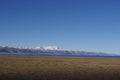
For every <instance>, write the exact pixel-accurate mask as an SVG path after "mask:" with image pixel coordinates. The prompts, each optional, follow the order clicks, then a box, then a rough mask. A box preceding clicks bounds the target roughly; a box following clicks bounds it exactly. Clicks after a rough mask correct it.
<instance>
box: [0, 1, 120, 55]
mask: <svg viewBox="0 0 120 80" xmlns="http://www.w3.org/2000/svg"><path fill="white" fill-rule="evenodd" d="M119 3H120V1H119V0H0V45H6V46H15V47H16V46H29V47H35V46H46V45H53V46H59V47H60V48H62V49H73V50H87V51H97V52H108V53H120V49H119V48H120V36H119V35H120V5H119Z"/></svg>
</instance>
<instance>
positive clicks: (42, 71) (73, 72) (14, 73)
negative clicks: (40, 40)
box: [0, 57, 120, 80]
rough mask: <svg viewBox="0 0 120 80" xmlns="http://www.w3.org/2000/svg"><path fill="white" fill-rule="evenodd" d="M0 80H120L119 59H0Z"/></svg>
mask: <svg viewBox="0 0 120 80" xmlns="http://www.w3.org/2000/svg"><path fill="white" fill-rule="evenodd" d="M0 80H120V59H92V58H85V59H84V58H52V57H51V58H50V57H0Z"/></svg>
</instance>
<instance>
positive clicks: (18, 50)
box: [0, 46, 115, 56]
mask: <svg viewBox="0 0 120 80" xmlns="http://www.w3.org/2000/svg"><path fill="white" fill-rule="evenodd" d="M0 54H40V55H55V56H56V55H57V56H58V55H71V56H115V54H108V53H103V52H87V51H74V50H59V49H58V50H42V49H33V48H15V47H8V46H5V47H2V46H0Z"/></svg>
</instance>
